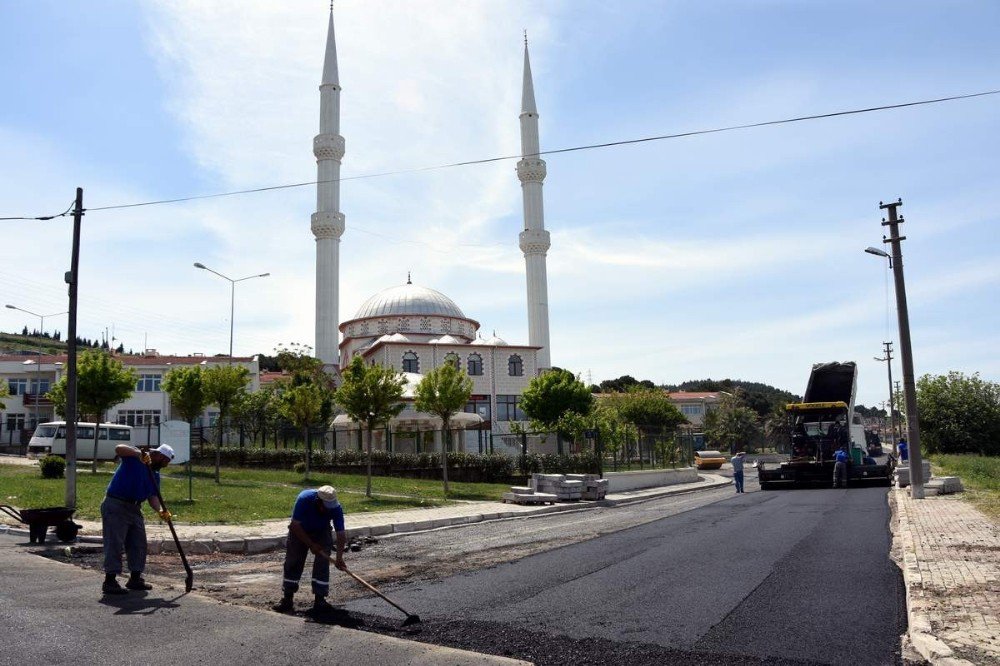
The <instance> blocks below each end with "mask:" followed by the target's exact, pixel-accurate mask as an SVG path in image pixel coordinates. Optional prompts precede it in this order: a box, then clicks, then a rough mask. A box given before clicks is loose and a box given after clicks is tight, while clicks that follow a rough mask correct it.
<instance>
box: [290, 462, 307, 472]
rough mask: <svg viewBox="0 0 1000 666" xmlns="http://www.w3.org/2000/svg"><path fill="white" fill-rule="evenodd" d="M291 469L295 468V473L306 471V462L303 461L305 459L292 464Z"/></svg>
mask: <svg viewBox="0 0 1000 666" xmlns="http://www.w3.org/2000/svg"><path fill="white" fill-rule="evenodd" d="M292 469H293V470H295V473H296V474H305V473H306V463H305V461H303V462H297V463H295V464H294V465H293V466H292Z"/></svg>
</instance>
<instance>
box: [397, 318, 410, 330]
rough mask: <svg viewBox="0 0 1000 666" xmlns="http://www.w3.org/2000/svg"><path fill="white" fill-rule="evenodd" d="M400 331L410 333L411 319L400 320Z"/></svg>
mask: <svg viewBox="0 0 1000 666" xmlns="http://www.w3.org/2000/svg"><path fill="white" fill-rule="evenodd" d="M399 330H400V331H401V332H404V333H405V332H407V331H409V330H410V320H409V319H405V318H404V319H400V320H399Z"/></svg>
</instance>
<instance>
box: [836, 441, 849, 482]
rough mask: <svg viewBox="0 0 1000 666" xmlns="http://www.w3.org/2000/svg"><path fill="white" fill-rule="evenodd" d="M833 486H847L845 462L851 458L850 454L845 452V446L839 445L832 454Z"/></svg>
mask: <svg viewBox="0 0 1000 666" xmlns="http://www.w3.org/2000/svg"><path fill="white" fill-rule="evenodd" d="M833 459H834V461H835V462H834V463H833V487H834V488H838V487H840V486H843V487H844V488H846V487H847V463H848V461H850V459H851V455H850V454H849V453H848V452H847V447H846V446H841V447H840V448H839V449H837V453H835V454H834V456H833Z"/></svg>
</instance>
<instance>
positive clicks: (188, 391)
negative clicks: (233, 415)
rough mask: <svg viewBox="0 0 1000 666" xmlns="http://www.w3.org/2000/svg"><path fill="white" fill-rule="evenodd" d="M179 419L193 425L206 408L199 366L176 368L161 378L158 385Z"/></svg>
mask: <svg viewBox="0 0 1000 666" xmlns="http://www.w3.org/2000/svg"><path fill="white" fill-rule="evenodd" d="M160 386H161V388H162V389H163V392H164V393H166V394H167V396H168V397H169V398H170V404H171V405H173V407H174V409H176V410H177V413H178V414H180V417H181V418H182V419H184V420H185V421H187V422H188V423H193V422H194V421H195V419H197V418H198V417H199V416H201V414H202V412H204V411H205V407H206V406H208V398H207V396H206V395H205V385H204V372H203V371H202V369H201V366H200V365H191V366H178V367H176V368H174V369H172V370H171V371H170V372H168V373H167V374H166V375H165V376H164V377H163V382H162V383H161V384H160Z"/></svg>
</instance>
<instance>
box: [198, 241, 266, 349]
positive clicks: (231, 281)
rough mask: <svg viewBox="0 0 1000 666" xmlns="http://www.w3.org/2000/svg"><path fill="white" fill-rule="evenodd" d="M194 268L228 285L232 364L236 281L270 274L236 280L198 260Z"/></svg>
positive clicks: (254, 276)
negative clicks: (212, 274)
mask: <svg viewBox="0 0 1000 666" xmlns="http://www.w3.org/2000/svg"><path fill="white" fill-rule="evenodd" d="M194 267H195V268H200V269H201V270H203V271H208V272H209V273H215V274H216V275H218V276H219V277H220V278H222V279H223V280H227V281H228V282H229V286H230V292H229V365H232V364H233V313H234V312H235V310H236V283H237V282H243V281H245V280H252V279H254V278H263V277H267V276H268V275H270V273H260V274H259V275H248V276H246V277H241V278H239V279H238V280H234V279H232V278H231V277H228V276H226V275H223V274H222V273H220V272H218V271H214V270H212V269H211V268H209V267H208V266H206V265H205V264H203V263H200V262H197V261H196V262H194Z"/></svg>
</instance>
